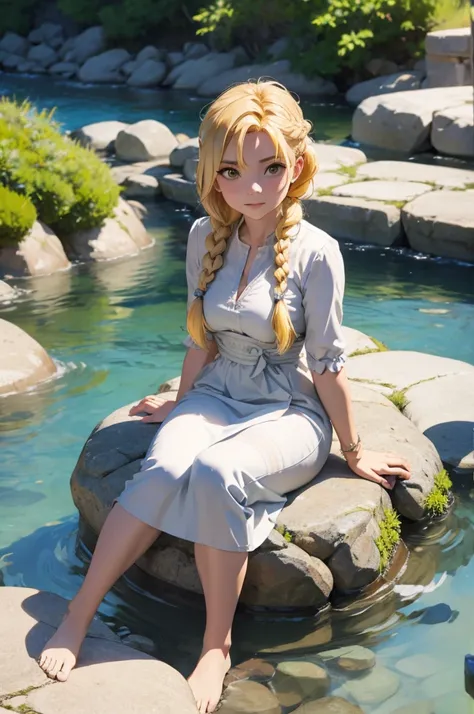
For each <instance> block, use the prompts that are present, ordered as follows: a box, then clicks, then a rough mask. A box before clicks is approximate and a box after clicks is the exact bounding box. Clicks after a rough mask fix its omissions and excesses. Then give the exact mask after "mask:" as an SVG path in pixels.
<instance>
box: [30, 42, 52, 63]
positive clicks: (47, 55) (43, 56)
mask: <svg viewBox="0 0 474 714" xmlns="http://www.w3.org/2000/svg"><path fill="white" fill-rule="evenodd" d="M27 59H28V60H29V61H30V62H35V63H37V64H40V65H41V66H42V67H50V66H51V65H52V64H54V63H55V62H57V60H58V55H57V54H56V52H55V51H54V50H53V49H52V48H51V47H49V46H48V45H45V44H41V45H36V46H35V47H32V48H31V49H30V50H29V52H28V54H27Z"/></svg>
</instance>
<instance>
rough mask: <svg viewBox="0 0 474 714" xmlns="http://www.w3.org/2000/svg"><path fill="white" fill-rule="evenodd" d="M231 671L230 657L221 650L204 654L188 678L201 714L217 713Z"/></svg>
mask: <svg viewBox="0 0 474 714" xmlns="http://www.w3.org/2000/svg"><path fill="white" fill-rule="evenodd" d="M229 669H230V656H229V655H227V656H226V655H225V654H224V652H223V651H222V650H221V649H213V650H208V651H207V652H203V653H202V655H201V659H200V660H199V662H198V663H197V665H196V669H195V670H194V672H193V673H192V674H191V676H190V677H189V678H188V682H189V686H190V687H191V689H192V692H193V694H194V698H195V700H196V705H197V708H198V711H199V713H200V714H208V712H213V711H215V709H216V707H217V705H218V703H219V699H220V698H221V694H222V686H223V683H224V677H225V676H226V674H227V672H228V671H229Z"/></svg>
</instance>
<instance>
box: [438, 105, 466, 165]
mask: <svg viewBox="0 0 474 714" xmlns="http://www.w3.org/2000/svg"><path fill="white" fill-rule="evenodd" d="M473 115H474V108H473V105H472V102H470V103H469V104H460V105H459V106H457V107H450V108H448V109H443V110H441V111H439V112H436V113H435V114H434V116H433V124H432V127H431V143H432V144H433V146H434V148H435V149H436V150H437V151H439V152H440V153H441V154H448V155H449V156H463V157H466V158H473V157H474V118H473Z"/></svg>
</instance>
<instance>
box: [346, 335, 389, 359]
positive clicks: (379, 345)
mask: <svg viewBox="0 0 474 714" xmlns="http://www.w3.org/2000/svg"><path fill="white" fill-rule="evenodd" d="M370 339H371V340H372V342H373V343H374V347H363V348H362V349H360V350H354V352H351V353H350V355H349V357H359V356H360V355H369V354H371V353H372V352H386V351H387V350H388V347H387V345H385V344H384V343H383V342H380V340H378V339H377V338H376V337H370Z"/></svg>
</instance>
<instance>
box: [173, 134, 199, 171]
mask: <svg viewBox="0 0 474 714" xmlns="http://www.w3.org/2000/svg"><path fill="white" fill-rule="evenodd" d="M197 158H199V137H197V136H196V137H193V138H192V139H187V140H186V141H183V142H181V144H179V145H178V146H177V147H176V148H175V149H173V151H172V152H171V154H170V166H172V167H173V168H175V169H182V168H183V166H184V162H185V161H186V159H197Z"/></svg>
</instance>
